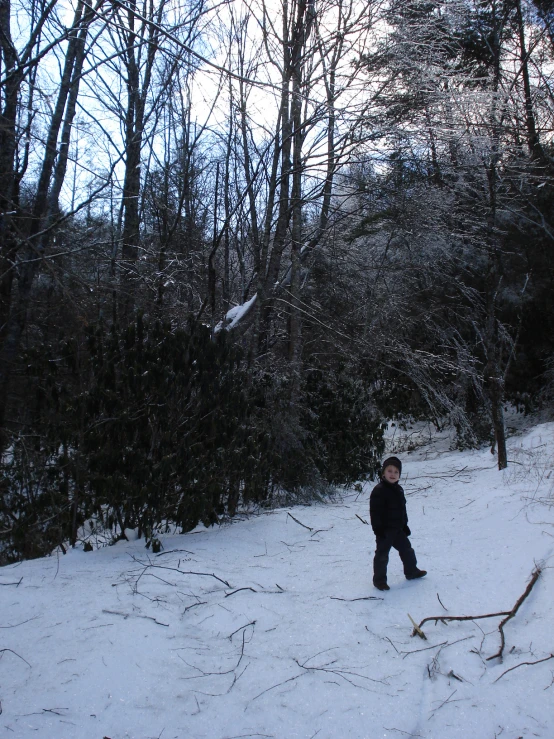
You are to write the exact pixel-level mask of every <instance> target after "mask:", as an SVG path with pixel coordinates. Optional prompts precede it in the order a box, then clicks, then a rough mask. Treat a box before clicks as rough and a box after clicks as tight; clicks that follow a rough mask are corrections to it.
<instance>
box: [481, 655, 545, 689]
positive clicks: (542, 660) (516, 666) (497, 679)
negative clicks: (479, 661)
mask: <svg viewBox="0 0 554 739" xmlns="http://www.w3.org/2000/svg"><path fill="white" fill-rule="evenodd" d="M489 659H490V657H489ZM549 659H554V654H551V655H550V656H549V657H545V658H544V659H538V660H537V661H536V662H520V663H519V665H514V666H513V667H510V668H509V669H508V670H504V672H503V673H502V675H499V676H498V677H497V678H496V680H493V683H497V682H498V681H499V680H500V678H501V677H504V675H506V673H508V672H511V671H512V670H517V668H518V667H523V665H538V664H540V663H541V662H548V660H549ZM549 687H550V686H549Z"/></svg>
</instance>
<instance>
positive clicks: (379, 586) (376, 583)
mask: <svg viewBox="0 0 554 739" xmlns="http://www.w3.org/2000/svg"><path fill="white" fill-rule="evenodd" d="M373 585H374V586H375V587H376V588H377V590H390V588H389V586H388V585H387V583H386V582H379V580H374V581H373Z"/></svg>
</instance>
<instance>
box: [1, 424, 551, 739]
mask: <svg viewBox="0 0 554 739" xmlns="http://www.w3.org/2000/svg"><path fill="white" fill-rule="evenodd" d="M426 457H427V458H426ZM509 458H510V459H511V460H513V463H512V464H510V466H509V468H508V470H506V471H504V472H499V471H498V470H497V469H496V466H495V460H494V458H493V457H492V456H491V454H490V452H489V451H488V450H485V451H478V452H462V453H460V452H447V451H443V452H442V453H434V454H430V453H429V450H428V449H427V450H426V449H425V447H423V448H421V449H419V450H417V451H414V452H413V453H411V454H408V453H404V454H402V459H403V463H404V475H403V480H402V482H403V484H404V487H405V490H406V492H407V493H408V513H409V516H410V527H411V529H412V532H413V533H412V543H413V545H414V548H415V550H416V553H417V555H418V564H419V565H420V567H422V568H425V569H427V570H428V571H429V574H428V576H427V577H426V578H424V579H422V580H417V581H410V582H408V581H406V580H405V579H404V577H403V574H402V569H401V565H400V561H399V558H398V556H397V554H396V553H395V552H392V553H391V561H390V564H389V584H390V586H391V590H390V591H389V592H387V593H380V592H379V591H377V590H375V589H374V588H373V587H372V584H371V558H372V556H373V547H374V538H373V535H372V533H371V529H370V527H369V526H367V525H365V524H364V523H363V522H362V521H361V520H360V519H359V518H358V517H357V516H360V518H362V519H364V520H368V497H369V492H370V490H371V487H372V484H369V483H366V484H365V485H364V490H363V493H361V494H360V493H353V492H351V491H346V492H345V494H344V496H342V497H341V498H340V499H336V500H335V501H334V502H331V503H328V504H318V505H313V506H310V507H296V508H294V509H287V510H277V511H272V512H268V513H265V514H263V515H260V516H257V517H251V518H249V519H246V520H242V521H238V522H235V523H233V524H231V525H227V526H222V527H219V528H213V529H209V530H204V529H202V530H199V531H197V532H194V533H192V534H189V535H185V536H166V537H162V543H163V546H164V550H163V551H162V553H161V554H160V555H159V556H155V555H152V554H151V553H150V551H149V550H146V549H145V548H144V540H138V541H132V542H128V543H127V542H125V543H120V544H118V545H117V546H114V547H106V548H104V549H100V550H97V551H94V552H91V553H84V552H83V551H81V550H73V551H71V552H69V553H68V554H67V555H66V556H62V555H60V556H59V557H56V556H53V557H49V558H45V559H40V560H34V561H29V562H24V563H21V564H18V565H13V566H7V567H4V568H2V569H0V583H2V584H1V585H0V599H1V608H0V701H1V706H0V708H1V715H0V736H2V737H15V738H17V739H28V738H29V737H33V738H36V737H40V738H45V739H54V738H55V739H102V737H109V738H110V739H123V738H124V737H131V738H132V739H151V738H154V737H161V739H170V738H174V737H175V738H179V739H182V738H185V737H193V738H194V739H201V738H204V737H206V738H209V739H230V738H231V737H278V738H280V739H281V738H282V739H289V738H292V737H301V738H306V739H309V738H311V737H316V736H317V737H318V738H319V739H335V738H339V737H340V738H342V737H354V738H363V739H380V738H381V737H394V738H395V739H401V738H402V737H424V738H427V739H467V738H468V737H472V738H476V739H494V737H505V738H506V739H517V737H525V739H528V738H530V737H542V738H543V739H552V737H553V736H554V659H552V660H548V659H547V658H548V657H549V656H550V655H552V654H554V628H553V618H552V605H553V603H554V572H553V569H552V567H553V564H554V508H553V503H554V499H553V484H554V474H553V463H554V424H543V425H541V426H537V427H535V428H534V429H533V430H532V431H531V432H527V433H526V434H524V435H521V436H519V437H514V438H512V439H511V441H510V452H509ZM289 513H290V514H292V516H294V518H296V519H297V521H298V522H300V523H298V522H297V521H295V520H294V519H293V518H292V516H291V515H289ZM301 524H304V526H307V527H310V529H311V530H309V529H308V528H304V526H302V525H301ZM537 564H539V565H540V566H541V567H542V568H543V569H542V573H541V575H540V577H539V579H538V581H537V582H536V584H535V585H534V587H533V589H532V591H531V593H530V595H529V596H528V597H527V598H526V600H525V601H524V602H523V603H522V605H521V607H520V608H519V610H518V612H517V614H516V615H515V617H514V618H512V619H511V620H510V621H508V622H507V623H506V625H505V627H504V631H505V636H506V646H505V648H504V656H503V660H502V661H501V660H500V659H493V660H487V657H490V656H491V655H494V654H495V653H496V652H498V650H499V648H500V632H499V629H498V626H499V623H500V621H501V618H502V617H494V618H487V619H482V620H473V621H461V622H450V623H441V622H438V623H435V622H434V621H430V622H427V623H426V624H425V625H424V626H423V630H424V632H425V634H426V636H427V641H423V640H421V639H420V638H419V637H417V636H416V637H412V635H411V634H412V625H411V623H410V620H409V618H408V613H409V614H410V615H411V616H412V617H413V618H414V620H415V621H416V622H418V623H419V622H420V621H421V620H422V619H424V618H426V617H428V616H447V615H451V616H461V615H473V616H477V615H483V614H488V613H494V612H499V611H510V610H511V609H512V607H513V606H514V605H515V603H516V601H517V600H518V598H519V597H520V596H521V595H522V594H523V592H524V590H525V588H526V585H527V583H528V582H529V579H530V577H531V573H532V571H533V570H534V568H535V567H536V565H537ZM189 573H197V574H189ZM198 573H206V574H198ZM212 575H215V576H216V577H214V576H212ZM218 578H219V579H218ZM223 581H225V582H223ZM16 583H19V584H16ZM368 598H371V599H368ZM439 599H440V600H439ZM446 609H447V610H446ZM538 660H545V661H543V662H541V663H538V664H534V665H525V664H523V663H525V662H538ZM518 665H520V666H519V667H517V666H518ZM514 667H516V669H513V670H511V671H510V672H507V673H506V674H505V675H502V673H504V672H505V671H506V670H510V669H511V668H514Z"/></svg>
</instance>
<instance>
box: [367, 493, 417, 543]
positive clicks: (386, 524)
mask: <svg viewBox="0 0 554 739" xmlns="http://www.w3.org/2000/svg"><path fill="white" fill-rule="evenodd" d="M369 515H370V518H371V528H372V529H373V532H374V534H375V536H385V533H386V531H387V530H395V531H399V530H403V531H404V532H405V533H406V534H407V535H408V536H409V535H410V530H409V529H408V513H407V512H406V498H405V496H404V489H403V488H402V486H401V485H399V484H398V483H397V482H395V483H390V482H387V481H386V480H381V482H380V483H379V484H378V485H376V486H375V487H374V488H373V490H372V491H371V495H370V497H369Z"/></svg>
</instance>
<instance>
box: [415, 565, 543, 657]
mask: <svg viewBox="0 0 554 739" xmlns="http://www.w3.org/2000/svg"><path fill="white" fill-rule="evenodd" d="M541 572H542V570H541V568H540V567H537V568H536V569H535V570H534V571H533V573H532V576H531V580H530V581H529V584H528V585H527V587H526V588H525V592H524V593H523V594H522V595H521V596H520V597H519V598H518V600H517V601H516V603H515V605H514V607H513V608H512V610H511V611H499V612H498V613H485V614H482V615H480V616H445V615H441V616H427V618H424V619H423V621H421V622H420V623H419V625H418V626H416V624H415V622H414V620H413V619H412V618H411V616H410V619H411V621H412V623H413V624H414V630H413V632H412V636H416V634H417V635H418V636H419V637H421V638H422V639H426V638H427V637H426V636H425V634H424V633H423V631H422V630H421V627H422V626H423V624H424V623H427V621H434V622H435V624H436V623H438V622H439V621H441V622H442V623H444V624H445V623H446V622H447V621H477V620H478V619H481V618H494V617H495V616H506V618H505V619H503V620H502V621H501V622H500V624H499V626H498V630H499V631H500V649H499V650H498V652H497V653H496V654H493V655H492V657H487V660H491V659H495V658H496V657H500V659H502V653H503V651H504V647H505V643H506V642H505V637H504V625H505V624H506V623H507V622H508V621H509V620H510V619H511V618H513V617H514V616H515V615H516V613H517V612H518V610H519V608H520V606H521V604H522V603H523V601H524V600H525V599H526V598H527V596H528V595H529V593H530V592H531V590H532V589H533V585H534V584H535V583H536V582H537V580H538V579H539V575H540V574H541ZM408 615H409V614H408Z"/></svg>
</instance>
